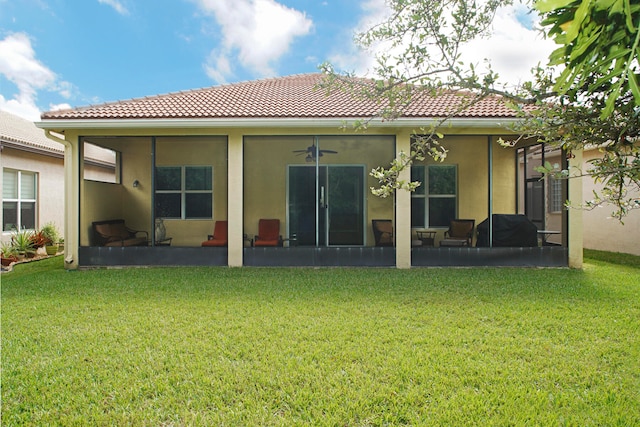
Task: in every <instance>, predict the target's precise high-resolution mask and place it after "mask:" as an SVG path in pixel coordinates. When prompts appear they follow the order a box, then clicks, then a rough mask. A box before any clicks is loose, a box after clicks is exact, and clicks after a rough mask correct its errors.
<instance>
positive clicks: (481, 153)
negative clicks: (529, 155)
mask: <svg viewBox="0 0 640 427" xmlns="http://www.w3.org/2000/svg"><path fill="white" fill-rule="evenodd" d="M441 144H442V145H443V146H444V147H445V148H446V149H447V150H448V153H447V157H446V158H445V159H444V161H442V162H436V161H435V160H433V159H431V158H427V159H425V160H424V161H422V162H416V164H417V165H426V164H445V165H447V164H448V165H457V169H458V218H464V219H473V220H475V223H476V226H477V225H478V223H480V222H482V221H484V220H485V219H486V218H487V217H488V216H489V198H488V194H489V192H488V189H489V180H488V175H487V174H488V170H489V169H488V168H489V139H488V137H487V136H486V135H481V136H478V135H468V136H445V137H444V139H442V141H441ZM492 147H493V154H492V161H493V206H492V209H493V213H509V214H511V213H515V208H516V191H515V180H516V175H515V174H516V172H515V170H516V169H515V168H516V163H515V159H514V155H515V154H514V150H513V149H511V148H504V147H501V146H500V145H499V144H498V142H497V138H492ZM444 230H446V228H443V229H442V231H441V232H439V233H437V235H436V242H438V241H440V240H441V239H442V238H443V237H444Z"/></svg>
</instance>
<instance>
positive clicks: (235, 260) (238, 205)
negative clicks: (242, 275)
mask: <svg viewBox="0 0 640 427" xmlns="http://www.w3.org/2000/svg"><path fill="white" fill-rule="evenodd" d="M227 151H228V159H229V160H228V164H227V177H228V179H227V181H228V183H229V184H228V197H227V221H228V227H229V230H228V233H229V244H228V262H227V263H228V265H229V267H242V265H243V250H244V239H243V234H242V233H243V229H244V224H243V219H244V214H243V211H244V207H243V203H244V193H243V170H244V169H243V149H242V134H241V133H240V132H238V131H233V132H231V133H229V136H228V141H227Z"/></svg>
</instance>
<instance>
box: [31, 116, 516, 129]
mask: <svg viewBox="0 0 640 427" xmlns="http://www.w3.org/2000/svg"><path fill="white" fill-rule="evenodd" d="M357 120H363V118H361V117H343V118H202V119H195V118H193V119H184V118H175V119H44V120H41V121H39V122H35V124H36V126H37V127H39V128H41V129H49V130H56V131H65V130H83V129H147V128H149V129H181V128H182V129H185V128H187V129H193V128H314V127H315V128H322V127H326V128H336V127H341V126H344V125H345V123H350V122H354V121H357ZM434 120H439V119H438V118H433V117H404V118H398V119H395V120H392V121H389V120H382V119H372V120H369V121H368V122H367V126H368V127H370V128H383V127H386V128H394V127H412V126H413V127H415V126H425V125H428V124H430V123H432V122H433V121H434ZM517 121H519V119H516V118H512V117H486V118H485V117H482V118H479V117H473V118H465V117H459V118H452V119H449V120H447V122H446V125H447V126H450V127H454V128H456V127H464V128H492V127H502V126H505V125H508V124H513V123H516V122H517Z"/></svg>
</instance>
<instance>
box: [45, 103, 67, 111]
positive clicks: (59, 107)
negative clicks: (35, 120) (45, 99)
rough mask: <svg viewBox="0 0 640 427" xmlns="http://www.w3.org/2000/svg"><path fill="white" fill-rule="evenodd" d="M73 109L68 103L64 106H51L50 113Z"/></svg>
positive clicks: (63, 104)
mask: <svg viewBox="0 0 640 427" xmlns="http://www.w3.org/2000/svg"><path fill="white" fill-rule="evenodd" d="M71 108H72V107H71V104H67V103H66V102H64V103H62V104H49V111H60V110H69V109H71Z"/></svg>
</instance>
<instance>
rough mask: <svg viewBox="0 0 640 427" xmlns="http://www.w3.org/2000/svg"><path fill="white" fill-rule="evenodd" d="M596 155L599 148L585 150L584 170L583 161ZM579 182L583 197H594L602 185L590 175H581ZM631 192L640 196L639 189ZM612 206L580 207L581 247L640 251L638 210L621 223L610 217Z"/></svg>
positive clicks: (629, 251) (615, 250)
mask: <svg viewBox="0 0 640 427" xmlns="http://www.w3.org/2000/svg"><path fill="white" fill-rule="evenodd" d="M599 155H600V154H599V152H598V150H589V151H585V152H584V162H585V172H586V170H587V169H588V166H587V163H586V162H587V161H589V160H591V159H594V158H597V157H599ZM582 184H583V195H584V200H585V201H586V200H590V199H591V198H593V191H594V190H596V191H598V192H599V191H600V190H601V189H602V184H596V183H595V182H594V181H593V179H592V178H590V177H585V178H583V179H582ZM634 195H635V196H634ZM630 196H633V197H637V198H640V192H638V191H636V192H634V193H632V194H631V195H630ZM613 210H614V209H613V207H612V206H603V207H599V208H595V209H593V210H584V211H583V213H582V217H583V224H584V230H585V233H584V237H583V238H584V247H585V248H587V249H597V250H601V251H610V252H623V253H629V254H634V255H640V210H637V209H636V210H634V211H632V212H631V213H629V215H628V216H627V217H625V218H624V219H623V222H624V224H622V223H621V222H620V221H619V220H617V219H615V218H612V217H611V213H612V212H613Z"/></svg>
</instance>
